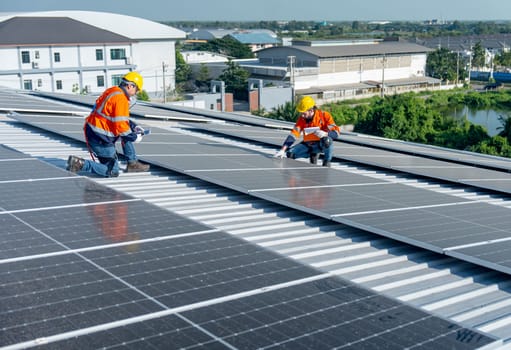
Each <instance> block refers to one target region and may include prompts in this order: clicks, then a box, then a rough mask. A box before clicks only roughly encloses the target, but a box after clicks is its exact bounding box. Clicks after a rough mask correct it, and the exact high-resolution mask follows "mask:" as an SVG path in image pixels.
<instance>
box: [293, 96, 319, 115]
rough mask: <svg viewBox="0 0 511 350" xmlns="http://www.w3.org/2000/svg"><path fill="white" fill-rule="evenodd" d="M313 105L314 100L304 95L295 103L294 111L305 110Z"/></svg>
mask: <svg viewBox="0 0 511 350" xmlns="http://www.w3.org/2000/svg"><path fill="white" fill-rule="evenodd" d="M315 105H316V102H315V101H314V99H313V98H312V97H310V96H304V97H302V99H301V100H300V101H299V102H298V104H297V105H296V111H297V112H298V113H303V112H307V111H308V110H309V109H311V108H312V107H314V106H315Z"/></svg>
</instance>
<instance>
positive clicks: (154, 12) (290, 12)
mask: <svg viewBox="0 0 511 350" xmlns="http://www.w3.org/2000/svg"><path fill="white" fill-rule="evenodd" d="M53 10H87V11H101V12H113V13H118V14H123V15H130V16H136V17H142V18H146V19H150V20H154V21H269V20H297V21H308V20H311V21H384V20H388V21H397V20H399V21H423V20H431V19H437V20H443V21H452V20H477V21H491V20H495V21H497V20H511V1H510V0H422V1H417V0H259V1H254V0H0V12H17V11H53Z"/></svg>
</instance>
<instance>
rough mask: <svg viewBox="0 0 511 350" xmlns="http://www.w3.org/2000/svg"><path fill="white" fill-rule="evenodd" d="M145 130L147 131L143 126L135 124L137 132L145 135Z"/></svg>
mask: <svg viewBox="0 0 511 350" xmlns="http://www.w3.org/2000/svg"><path fill="white" fill-rule="evenodd" d="M144 132H145V130H144V128H143V127H141V126H139V125H137V126H135V133H137V134H139V135H144Z"/></svg>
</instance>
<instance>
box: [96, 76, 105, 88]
mask: <svg viewBox="0 0 511 350" xmlns="http://www.w3.org/2000/svg"><path fill="white" fill-rule="evenodd" d="M96 81H97V83H98V87H102V86H105V77H104V76H103V75H98V76H96Z"/></svg>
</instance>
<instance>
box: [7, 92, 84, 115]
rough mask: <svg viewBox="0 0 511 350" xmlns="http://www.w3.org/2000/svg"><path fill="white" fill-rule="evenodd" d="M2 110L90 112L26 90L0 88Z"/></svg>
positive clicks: (82, 113)
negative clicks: (14, 90)
mask: <svg viewBox="0 0 511 350" xmlns="http://www.w3.org/2000/svg"><path fill="white" fill-rule="evenodd" d="M0 111H6V112H11V111H13V112H16V111H17V112H27V113H50V112H51V113H61V114H62V113H65V114H78V115H84V114H88V110H87V109H85V108H81V107H77V106H73V105H70V104H64V103H58V102H52V101H49V100H46V99H42V98H38V97H35V96H31V95H28V94H27V93H26V91H25V92H19V93H16V92H13V91H12V90H6V89H0Z"/></svg>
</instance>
